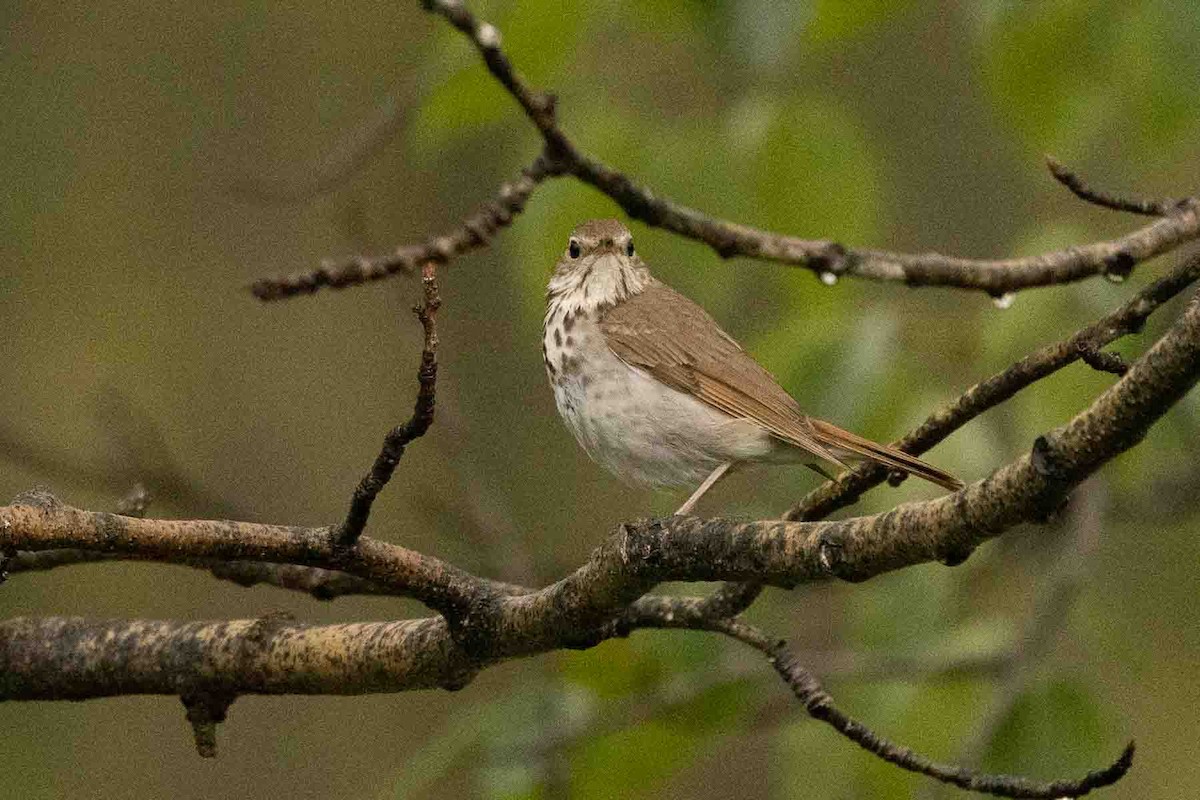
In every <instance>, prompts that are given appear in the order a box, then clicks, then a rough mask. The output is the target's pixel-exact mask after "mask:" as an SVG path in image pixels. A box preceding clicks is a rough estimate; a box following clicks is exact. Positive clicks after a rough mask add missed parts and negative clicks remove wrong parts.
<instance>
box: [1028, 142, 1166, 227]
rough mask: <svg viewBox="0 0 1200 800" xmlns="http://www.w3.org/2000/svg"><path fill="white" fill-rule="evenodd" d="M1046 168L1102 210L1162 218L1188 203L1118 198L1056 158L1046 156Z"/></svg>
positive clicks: (1078, 195) (1072, 191)
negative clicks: (1093, 184)
mask: <svg viewBox="0 0 1200 800" xmlns="http://www.w3.org/2000/svg"><path fill="white" fill-rule="evenodd" d="M1046 166H1047V167H1049V168H1050V174H1052V175H1053V176H1054V179H1055V180H1057V181H1058V182H1059V183H1061V184H1062V185H1063V186H1065V187H1067V188H1068V189H1069V190H1070V191H1071V193H1072V194H1074V195H1075V196H1076V197H1078V198H1079V199H1080V200H1084V201H1086V202H1088V203H1094V204H1095V205H1098V206H1101V207H1102V208H1108V209H1111V210H1113V211H1125V212H1128V213H1130V214H1141V215H1142V216H1147V217H1162V216H1166V215H1167V214H1170V213H1171V210H1172V209H1174V208H1178V207H1179V206H1181V205H1185V204H1186V203H1187V202H1188V201H1187V200H1186V199H1179V200H1152V199H1150V198H1145V197H1118V196H1117V195H1115V194H1111V193H1109V192H1105V191H1103V190H1101V189H1096V188H1094V187H1092V186H1089V185H1088V184H1087V182H1086V181H1085V180H1084V179H1083V177H1082V176H1080V175H1079V174H1078V173H1076V172H1074V171H1073V170H1071V169H1070V168H1068V167H1067V166H1066V165H1064V164H1063V163H1062V162H1061V161H1059V160H1058V159H1057V158H1055V157H1054V156H1046Z"/></svg>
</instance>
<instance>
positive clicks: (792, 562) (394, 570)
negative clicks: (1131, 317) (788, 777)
mask: <svg viewBox="0 0 1200 800" xmlns="http://www.w3.org/2000/svg"><path fill="white" fill-rule="evenodd" d="M1198 378H1200V301H1198V300H1193V301H1192V302H1191V303H1190V304H1189V305H1188V307H1187V309H1186V310H1185V312H1184V314H1183V315H1182V317H1181V318H1180V320H1179V321H1178V322H1177V323H1176V324H1175V325H1174V326H1173V327H1172V329H1171V330H1170V331H1168V333H1167V334H1166V335H1165V336H1164V337H1163V338H1162V339H1160V340H1159V341H1158V342H1157V343H1156V344H1155V345H1154V346H1153V347H1152V348H1151V349H1150V350H1148V351H1147V352H1146V353H1145V354H1144V355H1143V356H1142V357H1141V358H1140V359H1138V361H1137V362H1135V363H1134V364H1133V366H1132V367H1131V368H1130V370H1129V372H1128V373H1127V374H1126V375H1125V376H1124V377H1123V378H1121V379H1120V380H1119V381H1117V382H1116V383H1115V384H1114V385H1113V386H1112V387H1110V388H1109V389H1108V390H1107V391H1105V392H1104V393H1103V394H1102V395H1101V396H1100V397H1099V398H1097V399H1096V401H1095V402H1094V403H1093V404H1092V405H1091V406H1090V407H1089V408H1088V409H1087V410H1085V411H1083V412H1081V413H1080V414H1079V415H1077V416H1076V417H1075V418H1074V419H1072V420H1071V422H1070V423H1069V424H1067V425H1066V426H1065V427H1063V428H1061V429H1059V430H1057V431H1055V432H1053V433H1050V434H1048V435H1046V436H1043V437H1039V438H1038V441H1037V443H1036V444H1035V447H1034V449H1033V452H1032V453H1030V454H1029V455H1026V456H1023V457H1021V458H1020V459H1018V460H1017V461H1015V462H1013V463H1012V464H1009V465H1007V466H1005V467H1003V468H1001V469H1000V470H998V471H997V472H995V473H993V474H992V475H991V476H989V477H988V478H986V479H985V480H983V481H980V482H977V483H975V484H972V485H970V486H968V487H966V488H965V489H963V490H962V491H960V492H957V493H955V494H953V495H947V496H943V497H939V498H937V499H934V500H930V501H926V502H923V503H910V504H906V505H902V506H899V507H897V508H896V509H893V510H892V511H889V512H887V513H884V514H877V515H874V516H868V517H858V518H854V519H848V520H840V521H836V522H789V521H782V520H767V521H760V522H736V521H730V520H722V519H711V520H703V519H696V518H692V517H671V518H667V519H660V520H645V521H641V522H637V523H633V524H630V525H625V526H622V527H621V529H620V530H619V531H618V532H617V534H616V535H615V536H613V537H612V538H610V539H609V541H608V542H607V543H606V544H605V545H603V546H602V547H601V548H599V549H598V550H597V551H596V552H595V553H594V554H593V556H592V558H591V559H590V561H589V562H588V563H587V564H585V565H584V566H582V567H580V568H579V569H578V570H576V572H575V573H573V574H572V575H570V576H568V577H566V578H564V579H563V580H561V581H559V582H557V583H555V584H553V585H552V586H549V587H547V588H545V589H542V590H540V591H538V592H535V593H532V594H515V595H514V594H506V593H505V591H504V590H505V588H506V587H505V586H504V585H496V584H492V583H488V582H485V581H483V580H481V579H479V578H476V577H474V576H471V575H469V574H467V573H465V572H463V571H461V570H458V569H456V568H454V567H451V566H449V565H446V564H443V563H442V562H438V561H436V560H435V559H431V558H428V557H426V556H422V555H420V554H417V553H413V552H412V551H408V550H405V549H404V548H400V547H396V546H393V545H386V544H383V543H381V542H376V541H373V540H371V539H368V538H366V537H364V538H362V539H361V540H360V541H359V544H358V546H357V547H356V548H355V549H354V550H353V551H352V552H351V554H350V557H348V559H347V560H346V561H345V562H343V563H339V560H338V558H339V557H338V555H337V554H336V553H335V552H334V547H333V545H332V544H331V542H330V538H329V536H328V535H327V533H328V532H327V529H301V528H283V527H278V526H269V525H253V524H250V523H234V522H209V521H178V520H139V519H130V518H127V517H120V516H117V515H111V514H100V513H95V512H86V511H80V510H78V509H73V508H70V507H67V506H64V505H62V504H57V503H54V502H49V501H45V500H44V499H43V501H42V502H39V503H37V504H34V505H13V506H8V507H6V508H2V509H0V550H14V549H26V550H39V549H49V548H56V547H83V548H86V549H89V550H108V551H120V552H140V553H142V554H143V555H146V556H152V557H155V558H160V559H162V560H169V561H181V560H183V561H185V560H186V559H187V558H190V557H195V556H197V555H204V556H208V557H217V558H233V559H247V558H254V559H264V560H270V561H275V562H289V563H299V564H304V565H308V566H321V567H328V566H335V567H338V568H341V569H343V570H346V571H348V572H351V573H352V574H357V575H359V576H360V577H364V578H369V579H371V580H374V581H378V582H380V583H382V584H387V585H389V586H391V587H392V588H394V589H396V590H397V591H403V592H404V593H405V594H409V595H411V596H414V597H418V598H420V599H422V600H424V601H425V602H426V603H427V604H428V605H430V606H431V607H434V608H439V607H449V608H451V609H452V610H454V611H456V612H457V615H456V616H455V617H454V618H455V620H456V625H457V626H458V627H457V630H455V631H453V635H451V633H452V632H451V631H450V630H449V628H442V627H428V628H423V629H422V630H424V631H425V632H426V633H427V635H428V638H427V639H424V640H422V641H423V645H422V646H424V647H425V648H427V649H429V648H433V649H434V650H436V652H437V653H441V654H442V655H436V656H431V655H430V654H429V653H425V654H424V656H423V657H425V658H441V659H447V656H446V655H445V654H446V653H449V652H454V653H456V654H460V651H461V653H465V655H466V658H467V659H468V660H469V661H470V663H472V664H476V665H480V666H484V665H487V664H489V663H494V662H497V661H500V660H503V659H505V658H510V657H514V656H523V655H531V654H534V653H539V652H544V651H546V650H550V649H554V648H557V647H564V646H586V645H587V644H589V643H593V642H594V641H596V640H598V637H597V634H596V633H595V632H596V631H599V630H600V629H601V628H603V627H604V626H605V625H606V624H608V623H609V622H610V621H611V620H613V619H616V618H618V617H619V616H620V615H621V614H622V613H623V611H624V609H625V608H626V607H628V606H629V604H630V603H632V602H634V601H635V600H637V598H639V597H640V596H641V595H642V594H644V593H645V592H646V591H648V590H649V589H650V588H651V587H652V586H653V585H654V584H656V583H658V582H661V581H666V580H741V581H748V580H760V581H762V582H764V583H767V584H771V585H776V586H793V585H795V584H797V583H800V582H803V581H813V580H823V579H828V578H830V577H833V576H837V577H841V578H844V579H847V580H864V579H866V578H869V577H871V576H873V575H878V574H880V573H882V572H886V571H889V570H893V569H899V568H901V567H905V566H909V565H913V564H919V563H923V562H928V561H932V560H942V559H945V558H947V556H948V555H949V554H962V553H968V552H970V551H971V550H972V549H973V548H974V547H975V546H977V545H978V544H979V543H981V542H983V541H986V540H987V539H989V538H992V537H994V536H996V535H998V534H999V533H1001V532H1002V531H1004V530H1006V529H1008V528H1010V527H1012V526H1014V525H1017V524H1020V523H1022V522H1029V521H1037V520H1040V519H1043V518H1044V517H1045V516H1046V515H1047V514H1049V513H1051V512H1053V511H1054V510H1055V509H1056V508H1057V507H1059V506H1060V505H1061V503H1062V502H1063V500H1064V499H1065V498H1066V495H1067V493H1068V492H1069V491H1070V490H1071V489H1072V488H1073V487H1074V486H1076V485H1077V484H1078V483H1079V482H1080V481H1082V480H1084V479H1085V478H1086V477H1087V476H1088V475H1089V474H1091V473H1092V472H1094V471H1095V470H1096V469H1098V468H1099V467H1100V466H1102V465H1103V464H1104V463H1105V462H1107V461H1108V460H1109V459H1111V458H1113V457H1115V456H1116V455H1118V454H1120V453H1122V452H1124V451H1125V450H1127V449H1129V448H1130V447H1132V446H1134V445H1135V444H1137V442H1138V441H1140V440H1141V438H1142V437H1143V436H1144V435H1145V433H1146V431H1147V430H1148V429H1149V427H1150V425H1152V424H1153V423H1154V421H1155V420H1157V419H1158V418H1159V417H1160V416H1161V415H1162V414H1163V413H1165V412H1166V410H1167V409H1168V408H1170V407H1171V406H1172V405H1173V404H1174V403H1175V402H1176V401H1177V400H1178V399H1179V398H1180V397H1182V396H1183V394H1184V393H1185V392H1187V391H1188V390H1189V389H1190V388H1191V387H1192V386H1193V385H1194V384H1195V383H1196V381H1197V379H1198ZM26 624H27V625H28V624H29V623H26ZM426 624H429V625H432V623H426ZM6 630H7V629H6ZM179 630H180V635H181V636H183V637H184V642H185V643H190V642H193V641H194V633H192V632H191V629H190V628H187V627H186V626H184V627H182V628H179ZM9 635H10V634H7V633H6V634H4V636H9ZM7 641H12V640H11V639H9V640H7ZM66 644H67V643H65V642H62V641H56V640H55V639H54V638H53V637H24V638H22V639H21V640H20V643H19V645H16V649H15V650H14V648H13V647H12V646H2V645H0V659H5V660H11V659H13V658H15V657H19V658H21V659H25V660H30V659H32V660H33V661H41V662H43V665H44V666H46V667H47V668H46V669H42V670H40V671H39V670H37V669H36V668H34V667H31V668H30V669H31V670H32V672H31V673H29V674H32V673H34V672H36V673H37V674H38V675H40V676H41V677H40V678H39V680H40V681H50V682H52V683H53V682H54V681H55V680H57V679H56V678H55V676H56V675H57V676H62V680H63V681H66V685H68V686H72V687H77V686H79V685H80V684H79V683H78V680H77V679H72V678H71V677H70V676H69V675H67V674H66V673H64V672H63V671H62V664H63V663H64V661H63V658H62V656H61V653H60V652H59V651H60V650H61V648H62V647H64V646H65V645H66ZM456 644H457V646H458V649H456V648H455V645H456ZM176 646H182V645H178V644H177V645H176ZM188 646H191V645H190V644H189V645H188ZM172 652H175V653H176V654H178V651H172ZM155 653H156V655H154V656H153V657H154V658H160V659H161V655H158V654H157V653H158V645H156V649H155ZM406 655H411V654H406ZM413 657H416V656H413ZM460 657H461V656H460V655H456V660H455V661H454V662H453V664H452V663H451V662H450V661H449V660H446V661H445V663H443V667H445V668H446V669H447V670H449V669H450V668H451V667H452V666H455V665H457V664H458V663H459V662H458V660H457V659H458V658H460ZM47 662H48V663H47ZM68 663H69V662H68ZM423 663H424V662H423ZM51 665H52V666H51ZM23 674H24V673H23ZM157 686H161V684H155V686H154V687H151V688H141V687H139V685H138V684H137V682H130V683H128V684H126V691H129V692H138V691H157V690H158V689H157V688H155V687H157ZM393 688H397V689H401V688H409V687H408V686H407V685H402V684H398V685H396V686H395V687H393ZM24 691H25V690H22V689H21V686H20V684H19V682H17V683H13V682H12V681H10V682H9V684H8V688H7V689H6V695H5V696H8V697H14V698H15V697H18V696H21V695H22V694H23V693H24ZM42 691H45V692H49V691H50V690H49V689H46V688H45V686H44V685H43V688H42ZM72 691H76V690H75V689H73V690H72ZM43 696H45V695H43ZM71 696H78V695H76V694H72V695H71Z"/></svg>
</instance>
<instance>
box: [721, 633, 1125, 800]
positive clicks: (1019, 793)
mask: <svg viewBox="0 0 1200 800" xmlns="http://www.w3.org/2000/svg"><path fill="white" fill-rule="evenodd" d="M726 632H727V633H728V634H729V635H730V636H733V637H734V638H736V639H738V641H741V642H745V643H746V644H749V645H750V646H751V647H754V648H755V649H756V650H759V651H761V652H762V653H763V654H764V655H766V656H767V660H768V661H769V662H770V663H771V666H773V667H774V668H775V671H776V672H778V673H779V677H781V678H783V680H784V682H785V683H786V684H787V685H788V688H790V689H791V690H792V693H793V694H795V695H796V699H797V700H799V701H800V702H801V703H802V704H803V705H804V709H805V710H806V711H807V712H808V713H809V715H810V716H812V717H813V718H814V719H818V720H821V721H822V722H825V723H827V724H828V725H830V726H831V727H833V729H834V730H836V731H837V732H838V733H840V734H842V735H843V736H845V737H846V738H847V739H849V740H850V741H852V742H854V743H855V744H857V745H858V746H859V747H861V748H863V749H864V750H866V751H867V752H869V753H871V754H872V755H875V756H877V757H879V758H881V759H883V760H884V761H886V762H888V763H889V764H894V765H895V766H897V767H900V768H901V769H905V770H908V771H909V772H916V773H918V774H921V775H927V776H929V777H931V778H934V779H935V780H938V781H941V782H942V783H948V784H952V785H954V786H958V787H959V788H962V789H966V790H968V791H972V792H980V793H984V794H992V795H997V796H999V797H1022V798H1046V800H1050V799H1051V798H1056V797H1082V796H1083V795H1085V794H1087V793H1088V792H1091V791H1092V790H1093V789H1099V788H1101V787H1103V786H1111V785H1112V784H1114V783H1116V782H1117V781H1119V780H1120V779H1121V778H1123V777H1124V776H1125V773H1126V772H1128V771H1129V768H1130V766H1132V764H1133V742H1130V743H1129V744H1128V745H1126V747H1125V749H1124V751H1122V753H1121V755H1120V756H1119V757H1118V758H1117V759H1116V761H1114V762H1113V763H1112V764H1110V765H1109V766H1107V767H1105V768H1103V769H1099V770H1096V771H1094V772H1089V773H1088V774H1087V775H1084V776H1083V777H1082V778H1076V779H1067V780H1056V781H1046V782H1043V781H1034V780H1030V779H1029V778H1023V777H1019V776H1014V775H986V774H982V773H978V772H975V771H974V770H970V769H966V768H964V767H958V766H953V765H949V764H939V763H937V762H935V761H931V760H930V759H928V758H926V757H925V756H922V755H920V754H918V753H916V752H914V751H913V750H911V749H909V748H907V747H904V746H902V745H898V744H895V743H893V742H889V741H888V740H887V739H884V738H883V737H881V736H879V735H878V734H877V733H875V732H874V731H872V730H871V729H870V728H868V727H867V726H866V725H863V724H862V723H861V722H857V721H856V720H854V719H852V718H851V717H849V716H848V715H847V714H846V713H845V712H843V711H842V710H841V709H839V708H838V707H837V706H836V705H834V702H833V698H832V697H830V696H829V694H828V693H827V692H826V691H825V690H824V689H823V688H822V687H821V684H820V682H819V681H818V680H817V678H816V676H815V675H813V674H812V673H811V672H809V671H808V670H807V669H805V668H804V666H803V665H802V664H801V663H800V661H799V659H797V658H796V656H795V655H794V654H793V653H792V652H791V650H789V649H788V647H787V644H786V642H775V641H772V640H770V639H769V638H767V637H766V636H764V635H763V634H762V633H761V632H759V631H757V630H756V629H753V628H751V627H750V626H748V625H746V624H745V623H730V624H729V625H728V626H727V628H726Z"/></svg>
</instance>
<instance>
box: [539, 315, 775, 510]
mask: <svg viewBox="0 0 1200 800" xmlns="http://www.w3.org/2000/svg"><path fill="white" fill-rule="evenodd" d="M556 334H557V335H556ZM543 344H544V346H545V360H546V373H547V376H548V377H549V378H550V384H551V386H552V387H553V388H554V400H555V403H556V404H557V405H558V411H559V413H560V414H561V415H562V418H563V421H564V422H566V424H567V427H568V428H570V429H571V432H572V433H574V434H575V438H576V439H578V440H579V444H580V445H581V446H582V447H583V449H584V450H586V451H587V453H588V455H590V456H591V457H592V458H593V459H595V460H596V461H598V462H599V463H600V464H602V465H603V466H604V467H606V468H607V469H608V470H610V471H611V472H613V473H614V474H615V475H616V476H617V477H619V478H621V479H622V480H624V481H626V482H629V483H635V484H642V485H649V486H690V487H695V486H696V485H697V484H699V483H700V481H702V480H703V479H704V478H705V477H706V476H707V475H708V474H709V473H710V472H712V471H713V469H715V468H716V467H717V466H719V465H720V464H722V463H724V462H726V461H732V462H738V461H759V460H765V459H768V458H770V457H771V455H772V453H773V452H775V451H777V450H778V449H779V446H778V444H777V443H776V442H775V441H774V439H773V438H772V437H771V436H770V435H769V434H768V433H767V432H766V431H765V430H764V429H763V428H761V427H759V426H758V425H756V424H754V423H753V422H749V421H747V420H741V419H735V418H733V417H730V416H729V415H727V414H725V413H723V412H721V411H718V410H716V409H714V408H712V407H711V406H708V405H707V404H705V403H703V402H702V401H700V400H697V399H696V398H695V397H692V396H691V395H689V394H686V393H684V392H680V391H677V390H675V389H672V388H670V387H668V386H665V385H664V384H662V383H659V382H658V381H657V380H655V379H654V378H652V377H651V376H650V375H649V374H647V373H646V372H645V371H643V370H641V369H637V368H635V367H631V366H629V365H628V364H626V363H625V362H623V361H621V360H620V359H619V358H617V357H616V355H614V354H613V352H612V351H611V350H609V348H608V346H607V345H606V344H605V343H604V340H603V336H602V334H601V333H600V330H599V328H598V327H597V325H596V323H595V322H594V320H593V319H592V315H590V314H586V313H584V314H580V315H578V316H576V317H574V318H573V319H572V324H570V325H566V324H564V319H563V316H562V314H561V313H559V314H557V315H555V316H553V317H551V319H550V321H549V323H548V324H547V325H546V332H545V341H544V343H543ZM584 364H586V368H583V365H584ZM772 460H773V459H772Z"/></svg>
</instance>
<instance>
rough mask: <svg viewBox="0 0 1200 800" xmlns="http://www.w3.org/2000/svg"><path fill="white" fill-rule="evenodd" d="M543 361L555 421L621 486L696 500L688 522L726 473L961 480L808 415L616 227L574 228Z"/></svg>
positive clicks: (553, 297) (555, 283)
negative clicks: (787, 470) (854, 469)
mask: <svg viewBox="0 0 1200 800" xmlns="http://www.w3.org/2000/svg"><path fill="white" fill-rule="evenodd" d="M542 358H543V361H544V362H545V366H546V374H547V376H548V377H549V379H550V384H551V386H552V387H553V389H554V400H555V403H556V405H557V406H558V411H559V414H561V415H562V418H563V421H564V422H565V423H566V425H567V427H568V428H570V429H571V432H572V433H574V434H575V438H576V439H578V440H579V444H580V445H581V446H582V447H583V449H584V450H585V451H587V453H588V455H589V456H591V457H592V458H593V459H594V460H595V461H597V462H599V463H600V464H601V465H603V466H604V467H606V468H607V469H608V470H610V471H611V472H612V473H614V474H615V475H616V476H617V477H618V478H621V479H622V480H624V481H625V482H627V483H632V484H637V485H644V486H652V487H668V486H675V487H679V486H689V487H695V491H693V492H692V495H691V496H690V497H689V498H688V499H687V502H685V503H684V504H683V506H682V507H680V509H679V510H678V511H676V512H675V513H676V514H686V513H688V512H690V511H691V510H692V507H693V506H694V505H695V504H696V501H698V500H699V499H700V497H701V496H702V495H703V494H704V493H705V492H706V491H708V489H710V488H711V487H712V485H713V484H715V483H716V482H717V481H718V480H720V479H721V477H722V476H723V475H725V474H726V473H727V472H728V471H729V470H730V469H731V468H733V467H736V466H738V465H741V464H747V463H770V464H804V465H806V466H808V467H810V468H812V469H814V470H816V471H817V472H819V473H821V474H822V475H824V476H826V477H828V476H829V473H828V471H827V469H826V466H825V465H834V466H836V467H839V468H843V469H845V468H846V467H847V465H848V462H853V461H860V460H864V459H865V460H869V461H875V462H878V463H880V464H883V465H885V466H887V467H889V468H891V469H894V470H900V471H902V472H905V473H910V474H912V475H916V476H917V477H920V478H924V479H925V480H927V481H931V482H933V483H936V484H937V485H938V486H942V487H944V488H946V489H949V490H951V491H955V490H957V489H960V488H962V485H963V484H962V482H961V481H960V480H958V479H957V478H955V477H954V476H952V475H950V474H948V473H946V472H943V471H942V470H940V469H938V468H937V467H934V466H932V465H930V464H927V463H925V462H924V461H921V460H920V459H917V458H915V457H913V456H911V455H909V454H907V453H904V452H901V451H900V450H897V449H895V448H893V447H888V446H886V445H881V444H877V443H875V442H872V441H871V440H869V439H865V438H863V437H861V436H858V435H857V434H854V433H851V432H849V431H846V430H842V429H841V428H839V427H837V426H836V425H833V424H831V423H829V422H825V421H824V420H820V419H816V418H814V417H810V416H808V415H806V414H804V413H803V412H802V411H801V410H800V406H799V405H798V404H797V403H796V401H795V400H794V399H793V398H792V396H791V395H789V394H788V393H787V392H786V391H785V390H784V389H783V388H782V387H781V386H780V385H779V383H778V382H777V381H776V380H775V378H773V377H772V376H771V374H770V373H769V372H767V371H766V370H765V369H763V368H762V367H761V366H759V364H758V363H757V362H756V361H755V360H754V359H753V358H752V357H751V356H750V355H748V354H747V353H746V351H745V350H743V349H742V347H741V345H739V344H738V343H737V342H736V341H735V340H734V339H733V337H732V336H730V335H729V334H728V333H726V332H725V331H724V330H722V329H721V326H720V325H718V324H717V322H716V320H714V319H713V318H712V317H711V316H709V315H708V313H707V312H705V310H704V309H703V308H701V307H700V306H698V305H696V304H695V303H693V302H692V301H691V300H689V299H688V298H686V297H684V296H683V295H681V294H680V293H679V292H676V291H675V290H674V289H672V288H671V287H670V286H667V285H666V284H665V283H663V282H662V281H659V280H657V279H656V278H654V276H653V275H651V274H650V270H649V269H648V268H647V267H646V265H645V263H644V262H643V261H642V259H641V257H640V256H639V255H638V253H637V251H636V250H635V248H634V245H633V236H632V234H630V232H629V230H628V229H627V228H626V227H625V226H624V225H622V224H621V223H620V222H618V221H617V220H615V219H599V220H590V221H588V222H585V223H583V224H582V225H580V226H578V227H577V228H575V230H574V231H573V232H572V233H571V237H570V239H568V240H567V247H566V250H565V251H564V252H563V254H562V256H561V257H560V258H559V259H558V263H557V264H556V265H555V267H554V275H553V276H552V277H551V278H550V283H549V286H548V287H547V290H546V318H545V322H544V325H543V337H542Z"/></svg>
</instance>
